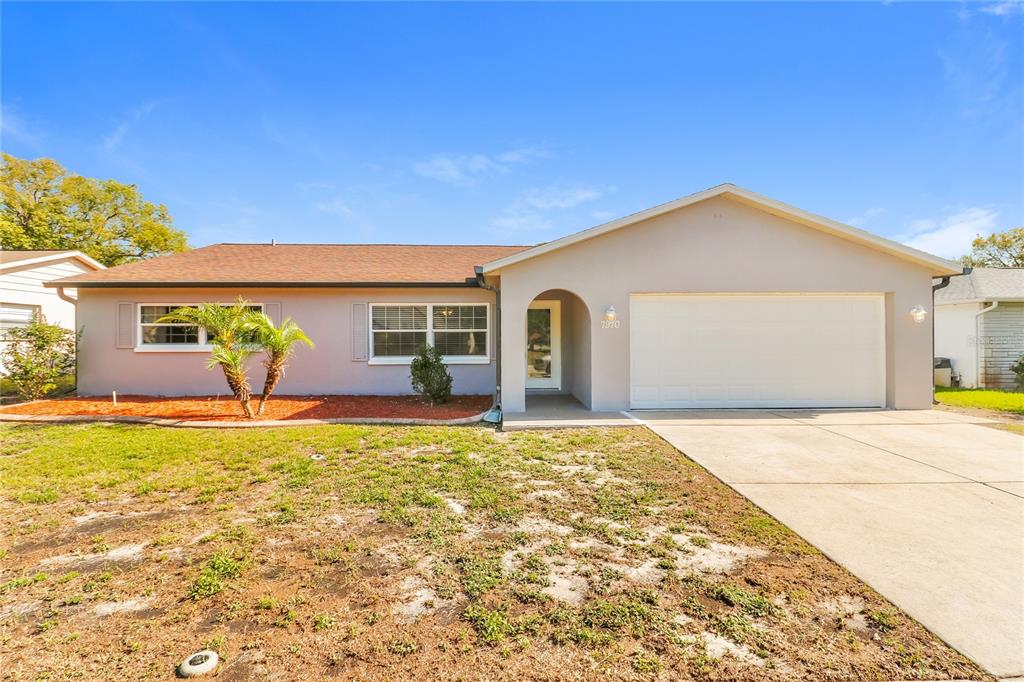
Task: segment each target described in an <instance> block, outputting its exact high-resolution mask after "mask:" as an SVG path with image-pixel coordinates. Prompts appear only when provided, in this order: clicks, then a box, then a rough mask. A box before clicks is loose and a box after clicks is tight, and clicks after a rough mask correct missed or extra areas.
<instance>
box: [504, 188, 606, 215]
mask: <svg viewBox="0 0 1024 682" xmlns="http://www.w3.org/2000/svg"><path fill="white" fill-rule="evenodd" d="M602 194H603V192H602V191H601V190H599V189H596V188H594V187H582V186H577V187H557V186H553V187H544V188H541V189H528V190H526V192H524V193H523V196H522V198H521V199H520V201H521V202H522V203H523V204H524V205H525V206H529V207H530V208H536V209H540V210H542V211H546V210H550V209H553V208H573V207H575V206H579V205H580V204H583V203H586V202H588V201H594V200H595V199H600V198H601V195H602Z"/></svg>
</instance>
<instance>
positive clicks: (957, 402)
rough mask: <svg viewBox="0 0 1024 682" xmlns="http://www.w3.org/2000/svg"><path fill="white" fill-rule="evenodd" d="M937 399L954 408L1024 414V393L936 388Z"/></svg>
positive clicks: (982, 389)
mask: <svg viewBox="0 0 1024 682" xmlns="http://www.w3.org/2000/svg"><path fill="white" fill-rule="evenodd" d="M935 399H936V400H938V401H939V402H940V403H941V404H943V405H950V406H952V407H973V408H977V409H983V410H996V411H998V412H1011V413H1013V414H1024V392H1013V391H992V390H988V389H984V388H944V387H942V386H936V387H935Z"/></svg>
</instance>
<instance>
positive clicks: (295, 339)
mask: <svg viewBox="0 0 1024 682" xmlns="http://www.w3.org/2000/svg"><path fill="white" fill-rule="evenodd" d="M250 319H251V325H252V329H253V331H254V332H255V333H254V340H255V342H256V343H257V344H258V345H259V346H260V348H261V349H263V352H265V353H266V354H267V358H266V359H265V360H264V361H263V366H264V367H266V368H267V378H266V380H265V381H264V383H263V394H262V395H261V396H260V406H259V408H258V409H257V410H256V414H257V415H261V414H263V408H264V406H265V405H266V403H267V400H268V399H269V398H270V396H271V394H272V393H273V392H274V389H275V388H277V383H278V382H279V381H281V377H283V376H284V368H285V364H286V363H287V362H288V358H290V357H291V356H292V354H293V353H294V352H295V347H296V344H299V343H304V344H306V345H308V346H309V347H310V348H312V347H313V342H312V341H310V340H309V337H308V336H306V333H305V332H303V331H302V329H301V328H300V327H299V325H297V324H295V321H294V320H292V319H291V318H290V317H288V318H285V319H284V321H283V322H281V325H280V326H277V325H275V324H274V321H273V320H271V319H270V318H269V317H268V316H267V315H266V314H265V313H262V312H258V313H253V314H252V316H251V318H250Z"/></svg>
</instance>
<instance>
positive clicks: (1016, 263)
mask: <svg viewBox="0 0 1024 682" xmlns="http://www.w3.org/2000/svg"><path fill="white" fill-rule="evenodd" d="M960 261H961V262H962V263H963V264H964V265H969V266H971V267H975V268H1024V227H1015V228H1013V229H1011V230H1007V231H1006V232H996V233H994V234H990V235H989V236H987V237H982V236H981V235H978V236H977V237H976V238H975V239H974V241H973V242H972V243H971V254H970V255H969V256H963V257H962V258H961V259H960Z"/></svg>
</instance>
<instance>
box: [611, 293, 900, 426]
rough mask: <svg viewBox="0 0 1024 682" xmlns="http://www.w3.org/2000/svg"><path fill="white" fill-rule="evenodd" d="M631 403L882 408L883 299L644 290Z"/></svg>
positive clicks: (633, 322) (635, 306) (636, 314)
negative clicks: (718, 294)
mask: <svg viewBox="0 0 1024 682" xmlns="http://www.w3.org/2000/svg"><path fill="white" fill-rule="evenodd" d="M629 316H630V335H629V339H630V393H631V396H630V402H631V405H632V406H633V407H634V408H641V409H642V408H659V407H661V408H664V407H726V408H728V407H881V406H883V405H884V404H885V306H884V299H883V297H882V296H879V295H849V296H836V295H816V294H807V295H763V296H760V295H755V296H750V295H742V296H734V295H720V296H715V295H668V294H665V295H661V294H650V295H637V296H633V297H632V298H631V300H630V313H629Z"/></svg>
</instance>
